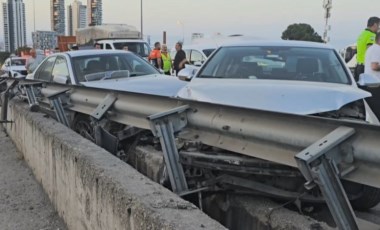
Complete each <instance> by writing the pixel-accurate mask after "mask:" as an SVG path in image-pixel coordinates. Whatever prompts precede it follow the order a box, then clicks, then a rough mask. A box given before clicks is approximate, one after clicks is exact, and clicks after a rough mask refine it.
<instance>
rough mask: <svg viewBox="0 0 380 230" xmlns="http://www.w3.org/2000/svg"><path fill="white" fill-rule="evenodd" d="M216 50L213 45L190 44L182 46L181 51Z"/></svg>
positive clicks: (215, 46)
mask: <svg viewBox="0 0 380 230" xmlns="http://www.w3.org/2000/svg"><path fill="white" fill-rule="evenodd" d="M216 48H218V46H217V45H215V44H191V45H184V46H183V47H182V49H184V50H185V49H198V50H204V49H216Z"/></svg>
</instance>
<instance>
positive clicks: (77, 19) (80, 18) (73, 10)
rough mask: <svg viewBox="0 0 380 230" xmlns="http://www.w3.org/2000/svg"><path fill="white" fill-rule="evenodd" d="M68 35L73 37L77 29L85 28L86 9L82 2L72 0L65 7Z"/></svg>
mask: <svg viewBox="0 0 380 230" xmlns="http://www.w3.org/2000/svg"><path fill="white" fill-rule="evenodd" d="M67 19H68V35H70V36H73V35H75V33H76V30H77V29H79V28H85V27H86V26H87V7H86V6H85V5H82V2H80V1H77V0H74V2H73V4H71V5H69V6H68V7H67Z"/></svg>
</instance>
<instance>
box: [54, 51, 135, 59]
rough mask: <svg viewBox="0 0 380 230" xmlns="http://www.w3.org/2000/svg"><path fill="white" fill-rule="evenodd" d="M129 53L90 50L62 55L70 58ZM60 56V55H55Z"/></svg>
mask: <svg viewBox="0 0 380 230" xmlns="http://www.w3.org/2000/svg"><path fill="white" fill-rule="evenodd" d="M126 52H127V53H131V52H129V51H125V50H99V49H91V50H75V51H68V52H64V53H63V54H68V55H70V56H71V57H80V56H88V55H101V54H123V53H126ZM57 54H62V53H57Z"/></svg>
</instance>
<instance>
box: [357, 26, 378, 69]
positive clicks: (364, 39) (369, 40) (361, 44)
mask: <svg viewBox="0 0 380 230" xmlns="http://www.w3.org/2000/svg"><path fill="white" fill-rule="evenodd" d="M375 37H376V34H375V33H374V32H372V31H371V30H369V29H365V30H364V31H363V32H362V33H361V34H360V35H359V37H358V40H357V42H356V46H357V53H356V61H357V63H358V64H364V61H365V53H366V51H367V47H368V46H370V45H372V44H373V43H375Z"/></svg>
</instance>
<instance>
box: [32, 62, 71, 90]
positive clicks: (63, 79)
mask: <svg viewBox="0 0 380 230" xmlns="http://www.w3.org/2000/svg"><path fill="white" fill-rule="evenodd" d="M34 79H35V80H39V81H46V82H53V81H54V82H56V83H64V84H71V83H72V81H71V77H70V70H69V65H68V63H67V60H66V58H65V56H63V55H55V56H51V57H48V58H47V59H46V60H45V61H44V62H43V63H42V64H41V65H40V66H39V68H38V69H37V70H36V73H35V75H34Z"/></svg>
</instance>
